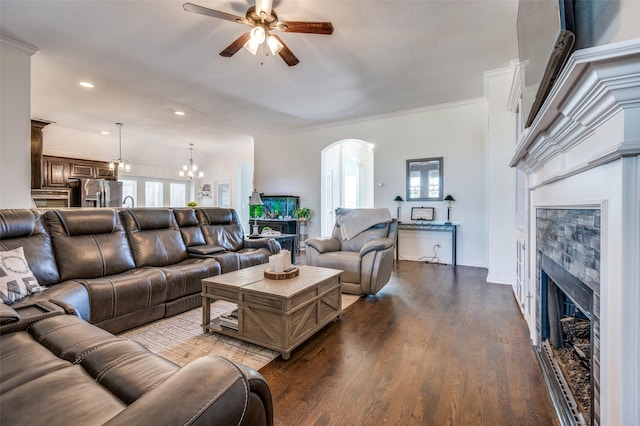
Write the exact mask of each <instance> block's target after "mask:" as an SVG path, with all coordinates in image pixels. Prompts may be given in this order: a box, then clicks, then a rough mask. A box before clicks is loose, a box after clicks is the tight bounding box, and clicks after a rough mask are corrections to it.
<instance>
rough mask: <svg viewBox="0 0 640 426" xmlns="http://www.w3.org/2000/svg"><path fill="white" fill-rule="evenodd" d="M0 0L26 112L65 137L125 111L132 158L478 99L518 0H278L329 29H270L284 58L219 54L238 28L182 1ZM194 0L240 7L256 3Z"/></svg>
mask: <svg viewBox="0 0 640 426" xmlns="http://www.w3.org/2000/svg"><path fill="white" fill-rule="evenodd" d="M0 1H1V3H0V7H1V9H0V22H1V34H2V35H3V36H4V37H8V38H10V39H13V40H17V41H20V42H24V43H28V44H30V45H33V46H35V47H37V48H38V49H39V52H38V53H37V54H36V55H34V56H33V59H32V118H39V119H45V120H50V121H54V122H56V126H59V127H60V128H64V129H67V130H69V135H82V134H83V133H84V132H89V133H92V134H98V133H99V132H100V131H101V130H109V131H112V132H113V133H117V128H116V126H115V125H114V123H115V122H123V123H125V127H124V130H123V133H125V131H126V135H127V136H126V143H127V145H128V147H129V148H128V149H129V150H130V152H133V154H132V155H133V158H130V160H131V161H134V162H136V158H135V157H136V155H137V156H141V157H142V156H144V155H145V153H146V154H148V153H149V150H150V149H153V147H154V146H158V147H159V146H162V147H165V148H167V147H172V148H173V147H175V148H179V149H185V150H186V147H187V144H188V143H194V144H195V145H196V146H197V147H198V148H199V149H201V150H205V151H207V152H217V151H218V150H225V151H232V150H234V149H236V148H239V149H246V146H248V145H249V146H250V145H251V144H252V141H253V138H254V137H256V136H259V135H264V134H273V133H278V132H282V131H286V130H288V129H294V128H301V127H308V126H317V125H323V124H326V123H330V122H336V121H343V120H349V119H356V118H361V117H367V116H373V115H379V114H385V113H390V112H396V111H401V110H406V109H413V108H419V107H424V106H429V105H437V104H442V103H448V102H455V101H460V100H465V99H473V98H480V97H482V96H483V95H484V93H483V72H485V71H488V70H493V69H498V68H503V67H506V66H508V65H509V61H510V60H511V59H514V58H516V57H517V56H518V55H517V41H516V16H517V1H516V0H496V1H489V0H438V1H435V0H422V1H419V0H387V1H385V0H315V1H310V0H275V2H274V9H275V10H276V11H277V13H278V16H279V18H280V20H281V21H288V20H290V21H296V20H308V21H331V22H332V23H333V25H334V28H335V31H334V33H333V35H331V36H326V35H315V34H295V33H280V36H281V38H282V39H283V40H284V41H285V43H286V44H287V45H288V46H289V48H290V49H291V50H292V51H293V53H294V54H295V55H296V56H297V57H298V59H300V63H299V64H298V65H296V66H294V67H288V66H287V65H286V64H285V63H284V62H283V61H282V60H281V59H280V58H279V57H271V56H269V57H266V58H265V57H261V58H259V57H254V56H252V55H251V54H249V53H248V52H247V51H245V50H244V49H242V50H241V51H239V52H238V53H236V55H235V56H233V57H232V58H224V57H221V56H219V55H218V53H219V52H220V51H221V50H223V49H224V48H225V47H226V46H227V45H229V44H230V43H231V42H232V41H233V40H235V39H236V38H237V37H239V36H240V35H241V34H242V33H243V32H245V31H247V30H248V27H247V26H245V25H240V24H237V23H234V22H230V21H224V20H220V19H215V18H211V17H207V16H202V15H198V14H194V13H190V12H186V11H184V10H183V8H182V4H183V1H180V0H177V1H176V0H172V1H158V0H118V1H116V0H111V1H104V0H83V1H78V0H71V1H60V0H47V1H37V0H0ZM191 2H192V3H195V4H199V5H202V6H205V7H209V8H212V9H216V10H220V11H223V12H227V13H232V14H235V15H240V16H244V14H245V11H246V9H247V8H248V7H249V6H250V5H252V4H253V2H252V0H236V1H231V2H229V1H220V0H191ZM261 62H262V63H263V64H262V65H261ZM81 80H88V81H91V82H93V83H94V84H95V88H94V89H91V90H87V89H83V88H81V87H80V86H79V85H78V83H79V81H81ZM175 110H182V111H184V112H185V113H186V115H185V116H184V117H178V116H176V115H175V114H174V111H175ZM85 134H86V133H85ZM70 137H73V136H70ZM73 142H74V141H72V140H71V141H70V143H73ZM77 142H78V143H79V142H80V141H77ZM132 146H135V147H136V148H132ZM184 152H186V151H180V156H181V157H183V156H184V154H183V153H184Z"/></svg>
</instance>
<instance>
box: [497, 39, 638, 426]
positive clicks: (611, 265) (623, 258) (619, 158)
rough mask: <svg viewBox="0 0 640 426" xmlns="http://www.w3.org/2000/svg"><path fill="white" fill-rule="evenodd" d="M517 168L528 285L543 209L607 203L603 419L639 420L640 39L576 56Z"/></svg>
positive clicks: (522, 148)
mask: <svg viewBox="0 0 640 426" xmlns="http://www.w3.org/2000/svg"><path fill="white" fill-rule="evenodd" d="M510 165H511V166H512V167H517V168H518V169H520V170H522V171H523V172H524V173H525V174H526V179H525V186H526V188H525V192H526V195H525V204H526V216H527V217H526V227H527V229H526V230H525V232H524V234H525V240H526V247H527V253H526V260H527V265H526V268H527V274H526V279H527V280H528V285H529V288H531V287H533V288H534V289H535V285H534V280H535V279H536V252H537V249H536V214H535V213H536V209H537V208H541V207H550V206H553V207H558V208H563V207H566V208H574V207H581V206H589V207H594V206H595V207H597V208H600V209H601V211H602V233H601V253H600V288H601V296H600V297H601V312H600V318H601V323H600V327H601V353H600V356H601V365H600V381H601V397H600V401H599V405H600V419H601V423H600V424H602V425H640V404H639V403H638V401H640V213H639V212H640V195H639V192H640V39H635V40H628V41H624V42H620V43H614V44H609V45H603V46H598V47H595V48H590V49H584V50H580V51H577V52H576V53H574V54H573V56H572V57H571V59H570V60H569V62H568V64H567V66H566V67H565V69H564V70H563V72H562V73H561V74H560V76H559V77H558V80H557V81H556V83H555V85H554V87H553V89H552V90H551V92H550V94H549V97H548V98H547V100H546V101H545V103H544V105H543V106H542V109H541V111H540V113H539V114H538V116H537V118H536V119H535V120H534V122H533V123H532V125H531V127H529V128H528V129H527V131H526V132H525V133H524V134H523V135H522V138H521V140H520V141H519V143H518V145H517V147H516V151H515V155H514V156H513V159H512V160H511V164H510ZM535 296H536V295H535V294H534V295H533V297H534V298H535ZM532 305H533V306H535V302H534V303H533V304H532ZM528 315H533V316H534V319H533V320H532V321H529V324H530V327H531V328H533V329H532V330H531V336H532V339H533V340H534V343H536V344H537V343H539V342H536V341H535V340H536V339H537V337H536V336H535V324H536V321H537V318H535V315H536V313H535V312H533V313H531V312H529V313H528Z"/></svg>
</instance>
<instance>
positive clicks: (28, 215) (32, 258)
mask: <svg viewBox="0 0 640 426" xmlns="http://www.w3.org/2000/svg"><path fill="white" fill-rule="evenodd" d="M18 247H22V248H23V250H24V256H25V258H26V259H27V263H28V264H29V268H30V269H31V272H32V273H33V275H34V276H35V277H36V280H37V281H38V283H40V285H43V286H48V285H51V284H55V283H57V282H58V281H60V275H59V274H58V267H57V266H56V261H55V258H54V255H53V248H52V247H51V238H50V237H49V234H48V232H47V230H46V228H45V223H44V218H43V217H42V215H41V214H40V212H39V211H38V210H28V209H6V210H5V209H3V210H0V250H12V249H15V248H18Z"/></svg>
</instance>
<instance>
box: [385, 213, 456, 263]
mask: <svg viewBox="0 0 640 426" xmlns="http://www.w3.org/2000/svg"><path fill="white" fill-rule="evenodd" d="M457 227H458V225H456V224H454V223H429V222H424V223H423V222H399V223H398V231H436V232H450V233H451V267H452V268H455V267H456V233H457ZM399 240H400V238H399V232H398V233H397V234H396V261H397V260H399V256H400V246H399V245H398V242H399Z"/></svg>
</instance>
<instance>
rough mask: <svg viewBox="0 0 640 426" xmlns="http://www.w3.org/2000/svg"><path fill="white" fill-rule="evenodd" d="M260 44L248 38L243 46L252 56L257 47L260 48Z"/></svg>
mask: <svg viewBox="0 0 640 426" xmlns="http://www.w3.org/2000/svg"><path fill="white" fill-rule="evenodd" d="M260 44H261V43H256V42H255V41H254V40H253V39H252V38H250V39H249V40H248V41H247V42H246V43H245V44H244V48H245V49H247V51H249V53H251V54H252V55H253V56H255V55H256V53H257V52H258V47H260Z"/></svg>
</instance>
